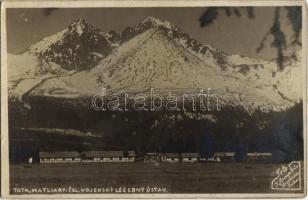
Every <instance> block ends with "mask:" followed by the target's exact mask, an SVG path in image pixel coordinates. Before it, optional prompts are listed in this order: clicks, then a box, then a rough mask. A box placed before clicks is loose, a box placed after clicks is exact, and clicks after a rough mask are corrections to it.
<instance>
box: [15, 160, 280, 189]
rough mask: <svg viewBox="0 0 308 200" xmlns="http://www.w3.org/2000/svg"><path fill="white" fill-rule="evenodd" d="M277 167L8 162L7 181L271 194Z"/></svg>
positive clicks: (31, 185)
mask: <svg viewBox="0 0 308 200" xmlns="http://www.w3.org/2000/svg"><path fill="white" fill-rule="evenodd" d="M280 166H281V165H279V164H276V165H274V164H247V163H193V164H188V163H174V164H171V163H160V164H159V165H154V164H152V163H141V162H139V163H88V164H34V165H11V168H10V170H11V171H10V182H11V188H14V187H28V188H35V187H68V186H71V187H76V188H82V187H110V186H112V187H114V188H115V187H120V186H125V187H141V186H144V187H147V186H151V187H154V186H155V187H162V188H166V189H167V192H168V193H271V192H277V191H273V190H271V185H270V184H271V181H272V179H273V178H274V177H275V176H276V174H275V170H276V169H277V168H278V167H280ZM279 192H280V191H279ZM12 193H14V192H13V191H12Z"/></svg>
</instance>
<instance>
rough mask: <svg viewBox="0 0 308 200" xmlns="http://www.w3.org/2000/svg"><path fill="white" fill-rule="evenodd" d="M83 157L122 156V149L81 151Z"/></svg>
mask: <svg viewBox="0 0 308 200" xmlns="http://www.w3.org/2000/svg"><path fill="white" fill-rule="evenodd" d="M82 154H83V156H84V157H87V158H94V157H96V158H99V157H123V156H124V155H123V151H83V152H82Z"/></svg>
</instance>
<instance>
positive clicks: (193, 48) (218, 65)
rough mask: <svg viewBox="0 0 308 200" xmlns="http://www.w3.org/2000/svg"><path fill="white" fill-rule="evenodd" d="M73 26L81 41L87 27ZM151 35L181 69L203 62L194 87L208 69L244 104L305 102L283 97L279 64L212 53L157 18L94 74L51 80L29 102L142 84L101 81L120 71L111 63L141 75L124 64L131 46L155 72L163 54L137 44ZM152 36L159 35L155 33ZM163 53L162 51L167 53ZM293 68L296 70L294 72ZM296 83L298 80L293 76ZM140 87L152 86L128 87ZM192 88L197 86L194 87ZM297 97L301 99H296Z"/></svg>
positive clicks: (134, 31)
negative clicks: (70, 92)
mask: <svg viewBox="0 0 308 200" xmlns="http://www.w3.org/2000/svg"><path fill="white" fill-rule="evenodd" d="M74 22H76V23H77V26H73V27H75V28H71V29H72V30H74V31H73V32H76V33H77V34H78V35H82V32H80V28H76V27H78V24H79V23H81V24H85V23H86V22H84V21H83V20H81V19H78V20H77V21H76V20H75V21H74ZM73 25H76V24H73ZM90 29H91V30H96V29H93V27H92V28H90ZM151 29H152V30H154V29H155V30H156V31H160V33H161V34H163V35H164V36H163V37H165V38H160V39H157V40H156V42H157V43H160V45H161V46H162V47H163V46H164V44H162V42H161V40H164V42H166V44H168V45H169V46H172V45H174V44H176V45H177V48H175V49H176V51H177V52H180V53H179V55H175V54H174V55H173V56H177V59H182V61H183V63H182V64H181V66H180V68H181V67H184V68H185V69H186V68H187V66H186V65H187V63H190V62H192V61H190V60H185V58H184V57H181V56H182V55H180V54H186V55H188V54H187V53H189V54H190V55H192V56H193V57H195V58H196V59H198V60H199V61H200V62H198V61H194V62H196V63H199V64H198V65H199V68H196V69H195V68H194V67H191V69H194V70H195V71H196V72H195V74H192V75H191V77H192V78H191V79H193V81H195V82H197V81H199V82H200V80H198V76H199V75H201V74H204V75H203V78H205V77H207V75H206V74H208V73H209V71H207V72H202V70H204V69H203V67H205V66H207V67H209V68H212V70H213V71H212V72H213V74H215V75H216V77H217V78H218V79H221V78H222V79H223V80H224V82H226V83H225V88H224V90H223V91H225V92H231V91H232V90H234V92H235V93H237V94H236V95H235V96H237V98H239V97H240V96H243V95H244V96H245V92H246V93H250V92H249V90H253V91H255V92H256V91H257V92H256V93H257V94H259V95H261V97H256V99H260V100H262V99H264V98H265V99H268V98H269V99H271V98H273V96H275V98H274V99H272V100H271V101H269V102H272V103H274V104H275V101H277V102H279V103H278V104H281V105H288V104H294V103H295V102H298V101H299V100H300V99H301V97H300V96H299V95H300V94H298V92H295V93H294V92H293V94H292V95H285V93H286V92H287V91H283V92H281V91H280V87H279V84H280V83H279V80H278V78H277V77H283V78H285V77H287V75H283V73H282V72H281V73H280V72H279V73H278V72H277V68H276V67H277V65H276V64H275V63H274V62H270V61H262V60H255V59H250V58H247V57H243V56H239V55H231V56H228V55H226V54H225V53H223V52H222V51H221V50H217V49H214V48H213V47H210V46H208V45H202V44H200V43H198V42H197V41H196V40H194V39H192V38H191V37H190V36H189V35H188V34H187V33H183V32H182V31H181V30H180V29H178V28H177V27H175V26H174V25H172V24H171V23H170V22H162V21H160V20H158V19H156V18H153V17H148V18H145V19H144V20H143V21H142V22H140V23H139V24H137V25H135V26H133V27H127V28H125V29H124V31H123V32H122V35H121V39H118V40H116V41H120V42H119V44H118V45H117V44H116V45H114V46H113V47H110V48H111V50H110V51H109V52H108V53H107V54H106V55H105V57H104V58H102V59H101V60H100V61H99V62H98V63H97V64H96V65H95V66H93V67H90V69H88V70H81V71H80V72H78V71H77V70H75V71H77V73H76V72H75V73H71V74H70V75H69V76H65V77H61V76H60V77H54V78H53V77H51V78H50V80H48V81H46V82H47V83H46V84H41V85H38V87H37V88H38V89H34V91H33V92H30V96H31V95H41V96H42V95H43V96H44V95H47V94H48V92H47V93H46V91H47V90H52V91H55V90H57V89H58V90H59V91H62V92H63V91H64V92H65V90H66V89H67V88H70V87H71V88H73V89H72V90H73V91H76V94H78V93H80V92H81V94H85V93H87V92H89V91H92V93H91V92H90V93H89V94H91V95H93V94H94V93H97V92H98V91H99V90H98V88H100V89H101V87H102V86H104V84H103V83H99V81H98V80H99V79H101V81H102V82H108V81H109V83H108V84H109V87H110V88H112V89H118V88H119V84H120V82H121V81H122V82H123V81H124V82H123V83H125V80H129V79H131V78H134V77H135V78H137V79H138V77H136V76H134V75H131V76H130V77H127V76H126V74H125V73H122V74H121V73H117V74H116V75H111V78H108V77H102V76H101V78H99V77H100V75H102V74H103V73H104V71H108V70H109V71H108V72H109V73H110V72H112V71H117V70H119V69H117V66H116V65H111V64H110V62H111V61H112V59H114V60H116V61H117V63H118V65H119V64H120V65H122V67H123V68H124V69H138V67H135V68H134V67H132V66H133V65H132V64H129V63H128V61H126V60H125V58H126V57H125V56H124V54H123V52H125V48H127V49H128V50H127V51H132V49H133V48H132V46H134V45H135V47H136V48H137V50H138V48H139V50H140V48H141V49H142V48H143V54H144V53H145V52H146V53H147V54H150V55H151V56H152V57H149V58H148V59H149V62H152V65H151V64H150V66H147V64H146V63H143V65H142V66H143V68H144V69H145V70H148V69H150V68H151V67H152V68H153V63H154V62H160V61H161V60H159V59H157V57H159V56H160V55H159V53H160V52H159V51H156V54H155V55H154V54H153V53H152V52H151V51H148V50H146V47H144V46H142V44H141V42H140V41H138V38H139V39H140V38H142V36H143V35H142V34H145V33H147V31H149V30H151ZM94 32H95V31H94ZM61 34H62V33H61V32H60V35H61ZM153 34H155V32H154V33H153ZM140 35H141V36H140ZM57 36H58V35H57ZM62 37H63V35H62ZM150 37H151V36H150ZM123 38H124V39H123ZM135 38H137V39H135ZM166 38H167V39H166ZM146 40H148V38H147V39H145V41H146ZM132 41H133V42H134V41H136V42H137V43H136V44H134V43H133V42H132ZM138 42H139V43H138ZM172 43H173V44H172ZM128 44H131V46H130V45H128ZM155 45H156V44H155V42H152V43H151V44H150V46H149V47H147V48H149V49H151V48H152V50H153V49H154V50H155V47H154V46H155ZM168 45H167V46H168ZM169 46H168V48H169V50H168V51H166V52H165V53H169V54H172V51H171V50H170V48H171V47H169ZM166 48H167V47H166ZM161 50H163V48H162V49H161ZM121 51H123V52H122V53H121ZM147 51H148V52H147ZM141 52H142V51H141ZM170 52H171V53H170ZM216 53H217V54H216ZM143 54H142V55H143ZM146 56H147V55H143V58H144V59H147V57H146ZM114 57H119V59H116V58H114ZM134 59H142V56H140V57H139V58H138V57H135V58H134ZM161 59H163V60H164V62H167V63H169V66H171V65H170V62H169V61H168V58H167V57H164V58H163V57H161ZM170 59H171V60H172V59H174V58H172V57H171V58H170ZM177 59H175V60H177ZM183 59H184V60H183ZM186 59H187V58H186ZM108 62H109V63H108ZM129 62H133V61H129ZM140 62H142V61H140ZM200 63H202V64H200ZM294 63H295V64H294ZM292 64H293V65H295V66H297V65H299V63H297V64H296V62H293V63H292ZM135 65H138V64H137V63H135ZM161 65H164V64H163V62H161ZM188 65H191V64H188ZM155 66H156V65H155ZM159 67H160V66H156V68H159ZM171 68H172V70H175V72H176V71H177V70H180V68H179V69H177V66H173V67H171ZM209 68H207V70H209ZM275 68H276V69H275ZM293 68H294V69H295V70H293ZM293 68H292V70H293V71H295V72H294V73H298V72H297V71H299V70H298V69H299V66H297V67H294V66H293ZM166 69H167V68H166ZM152 70H153V69H152ZM154 70H155V67H154ZM198 70H199V71H198ZM167 71H168V70H165V69H164V68H161V71H160V72H164V73H167ZM118 72H119V71H118ZM128 72H129V70H128ZM128 72H126V73H128ZM178 72H179V71H178ZM272 73H278V75H277V77H276V78H275V77H273V76H272ZM89 74H90V75H89ZM187 74H190V72H189V71H188V72H187ZM187 74H186V75H187ZM286 74H287V73H286ZM165 75H166V74H163V75H162V76H165ZM83 76H84V77H87V78H84V77H83ZM121 76H122V77H121ZM143 76H144V77H146V74H144V73H140V77H143ZM178 76H181V73H179V74H176V75H173V76H172V77H171V78H170V80H171V81H174V80H178ZM261 76H262V78H263V79H261ZM284 76H285V77H284ZM119 77H120V79H121V80H120V79H119ZM140 77H139V79H140ZM228 77H229V78H228ZM293 77H294V74H293ZM151 78H152V82H150V84H152V83H155V81H156V82H157V80H155V77H151ZM156 78H157V77H156ZM185 78H186V77H185V76H184V77H183V78H182V79H183V80H186V79H185ZM111 79H112V80H111ZM172 79H173V80H172ZM199 79H200V78H199ZM201 79H202V78H201ZM81 80H82V81H81ZM114 80H119V81H118V82H114ZM80 81H81V82H80ZM187 81H188V80H187ZM189 81H191V80H189ZM189 81H188V83H190V82H189ZM247 81H248V82H247ZM79 82H80V83H79ZM210 82H212V83H211V84H210ZM213 82H217V81H209V80H207V82H206V81H205V83H208V84H205V83H204V84H203V86H206V85H209V86H212V85H213ZM228 82H229V83H230V82H233V83H234V84H235V86H234V88H233V89H232V86H231V85H230V84H229V85H228ZM241 82H242V83H241ZM245 82H246V84H245ZM88 83H89V84H88ZM179 83H180V82H179V81H178V83H177V84H179ZM247 83H248V84H247ZM292 83H293V82H292ZM74 84H75V85H74ZM108 84H107V86H108ZM138 84H140V85H143V86H144V85H146V84H148V83H146V82H133V83H132V82H131V83H126V85H127V86H128V88H134V87H135V88H138V87H139V86H138ZM177 84H175V85H174V87H175V88H176V87H178V86H179V85H177ZM185 84H186V86H187V83H185ZM190 84H192V82H191V83H190ZM238 84H239V85H243V86H241V87H242V89H237V88H238V86H236V85H238ZM117 85H118V86H117ZM266 85H268V86H266ZM275 85H276V86H275ZM105 86H106V84H105ZM192 86H195V87H196V86H197V85H192ZM248 86H249V87H248ZM274 86H275V87H274ZM57 87H58V88H57ZM164 87H165V88H168V87H166V84H165V85H164ZM164 87H163V88H164ZM241 87H240V88H241ZM247 87H248V88H247ZM286 87H288V89H292V85H291V86H290V84H289V85H288V86H286ZM82 88H83V89H82ZM93 88H96V90H95V89H93ZM107 88H108V87H107ZM175 88H172V87H169V89H175ZM189 88H193V87H189ZM230 88H231V90H230ZM243 88H246V90H245V89H243ZM258 88H259V89H258ZM214 89H215V88H214ZM293 89H294V88H293ZM296 89H298V88H296ZM133 90H134V89H133ZM133 90H132V91H133ZM237 90H238V91H237ZM94 91H95V92H94ZM115 91H116V90H115ZM42 92H43V93H42ZM262 93H264V94H262ZM76 94H74V95H76ZM281 94H282V95H281ZM294 94H295V95H296V96H294ZM250 95H251V94H250ZM54 96H55V97H56V95H54ZM229 96H230V95H229ZM251 96H253V95H251ZM276 96H280V97H279V98H278V97H276ZM283 96H285V97H286V98H282V97H283ZM290 96H291V98H290V99H289V97H290ZM292 96H293V97H292ZM58 97H60V96H58ZM77 97H78V95H77ZM250 98H252V99H253V97H249V98H248V99H246V100H245V101H247V102H248V101H254V100H252V99H250ZM233 99H236V98H234V97H233ZM239 99H241V98H239ZM256 99H255V100H256ZM286 99H288V100H286ZM290 100H291V101H290ZM233 102H234V100H233ZM287 102H288V103H287ZM251 103H252V102H250V103H249V104H251ZM262 103H265V102H263V101H262Z"/></svg>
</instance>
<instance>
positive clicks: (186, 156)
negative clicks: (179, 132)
mask: <svg viewBox="0 0 308 200" xmlns="http://www.w3.org/2000/svg"><path fill="white" fill-rule="evenodd" d="M181 156H182V157H183V158H198V157H199V153H182V154H181Z"/></svg>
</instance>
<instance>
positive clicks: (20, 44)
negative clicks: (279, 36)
mask: <svg viewBox="0 0 308 200" xmlns="http://www.w3.org/2000/svg"><path fill="white" fill-rule="evenodd" d="M206 9H207V8H61V9H54V10H46V9H40V8H36V9H29V8H26V9H20V8H18V9H8V10H7V33H8V38H7V39H8V52H9V53H14V54H18V53H21V52H23V51H25V49H26V48H27V47H28V46H29V45H31V44H33V43H34V42H37V41H39V40H40V39H42V38H44V37H47V36H49V35H52V34H54V33H56V32H58V31H61V30H63V29H64V28H66V27H67V26H68V24H69V23H70V22H71V21H72V20H73V19H75V18H78V17H81V18H84V19H85V20H86V21H88V22H89V23H90V24H92V25H94V26H96V27H97V28H100V29H101V30H103V31H106V32H108V31H110V30H115V31H116V32H118V33H121V32H122V30H123V29H124V28H125V27H127V26H132V25H135V24H137V23H138V22H140V21H141V20H142V19H143V18H145V17H147V16H153V17H156V18H159V19H161V20H167V21H170V22H171V23H173V24H174V25H176V26H178V27H179V28H181V29H182V30H183V31H184V32H187V33H189V34H190V35H191V36H192V37H193V38H195V39H197V40H198V41H199V42H201V43H202V44H207V45H211V46H213V47H215V48H219V49H221V50H223V51H225V52H226V53H228V54H240V55H245V56H249V57H253V58H260V59H271V58H275V57H276V50H275V49H274V48H272V47H270V42H271V37H269V40H268V41H267V43H266V44H267V45H266V47H265V48H264V50H263V51H261V52H260V53H256V49H257V47H258V46H259V44H260V41H261V40H262V37H263V36H264V35H265V34H266V33H267V32H268V31H269V30H270V27H271V26H272V24H273V19H274V8H273V7H256V8H255V10H254V11H255V18H253V19H249V18H248V17H247V15H243V16H242V17H240V18H239V17H236V16H231V17H227V16H226V15H225V13H224V12H220V13H219V15H218V18H217V20H216V21H215V22H214V23H213V24H211V25H209V26H207V27H205V28H201V27H200V25H199V21H198V19H199V18H200V16H201V15H202V14H203V13H204V11H205V10H206ZM242 11H243V13H244V14H245V13H246V11H245V10H244V9H242ZM282 11H283V12H282V20H281V23H282V28H283V29H284V32H285V33H286V34H287V38H288V42H289V41H290V38H291V36H292V34H291V33H292V32H291V28H290V26H289V25H290V24H289V22H288V20H287V18H286V13H285V10H284V9H282Z"/></svg>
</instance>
